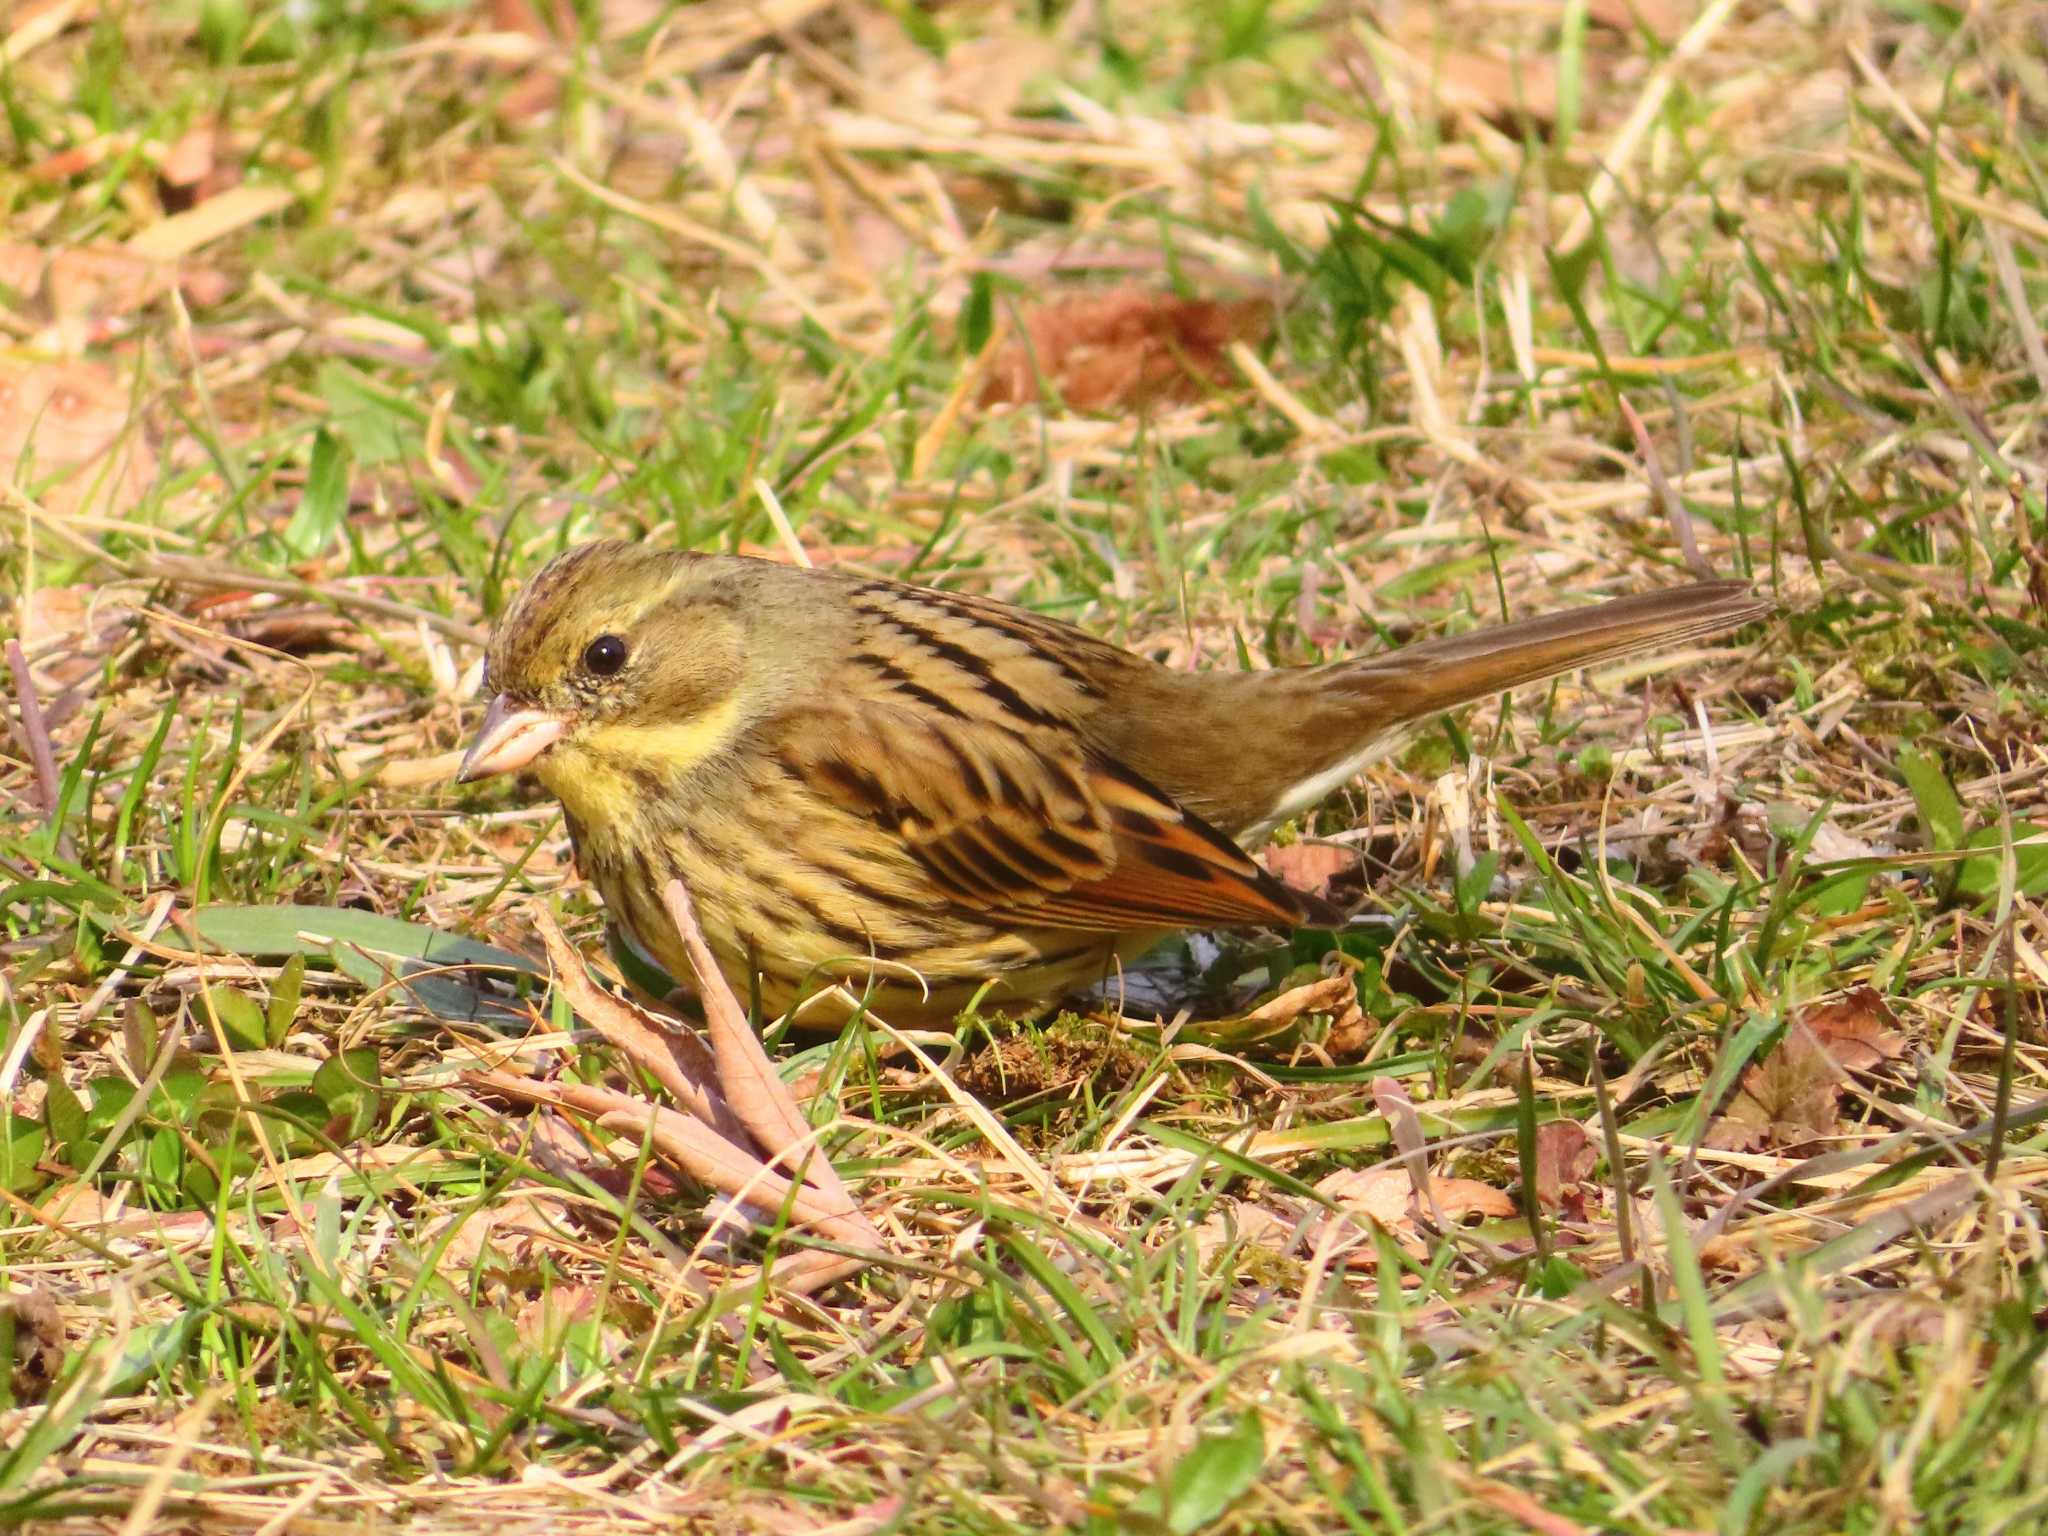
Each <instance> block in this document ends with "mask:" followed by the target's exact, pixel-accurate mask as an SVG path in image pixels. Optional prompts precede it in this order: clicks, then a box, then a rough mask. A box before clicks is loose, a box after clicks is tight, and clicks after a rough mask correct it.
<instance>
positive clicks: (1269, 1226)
mask: <svg viewBox="0 0 2048 1536" xmlns="http://www.w3.org/2000/svg"><path fill="white" fill-rule="evenodd" d="M1293 1229H1294V1223H1293V1222H1292V1221H1290V1220H1288V1219H1287V1218H1286V1217H1284V1216H1281V1215H1279V1214H1278V1213H1277V1212H1274V1211H1270V1210H1268V1209H1267V1208H1266V1207H1265V1206H1263V1205H1258V1204H1255V1203H1254V1202H1252V1201H1250V1200H1236V1201H1231V1202H1229V1203H1228V1208H1227V1209H1219V1210H1215V1211H1211V1212H1210V1213H1209V1215H1208V1217H1207V1218H1205V1219H1204V1220H1203V1222H1202V1224H1201V1225H1200V1226H1198V1227H1196V1228H1195V1252H1196V1253H1197V1254H1199V1255H1200V1256H1201V1261H1202V1266H1203V1268H1204V1269H1206V1268H1207V1267H1208V1265H1209V1261H1210V1260H1211V1259H1212V1258H1214V1257H1215V1255H1216V1254H1218V1253H1220V1252H1221V1251H1222V1250H1223V1249H1225V1248H1228V1247H1230V1246H1231V1245H1232V1244H1237V1245H1240V1246H1242V1247H1246V1248H1260V1247H1263V1248H1269V1249H1270V1248H1279V1247H1282V1246H1284V1245H1285V1243H1286V1241H1287V1237H1288V1234H1289V1233H1290V1232H1292V1231H1293Z"/></svg>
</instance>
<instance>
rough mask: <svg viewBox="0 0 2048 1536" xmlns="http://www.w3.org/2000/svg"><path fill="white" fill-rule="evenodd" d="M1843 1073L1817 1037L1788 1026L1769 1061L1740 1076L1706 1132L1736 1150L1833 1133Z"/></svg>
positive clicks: (1711, 1141)
mask: <svg viewBox="0 0 2048 1536" xmlns="http://www.w3.org/2000/svg"><path fill="white" fill-rule="evenodd" d="M1841 1081H1842V1072H1841V1069H1840V1068H1839V1067H1837V1066H1836V1065H1835V1064H1834V1062H1833V1060H1832V1059H1831V1058H1830V1057H1829V1056H1828V1053H1827V1052H1826V1051H1824V1050H1822V1049H1821V1047H1820V1045H1819V1043H1818V1042H1817V1041H1816V1040H1815V1039H1814V1037H1813V1035H1812V1034H1811V1033H1810V1032H1808V1031H1807V1030H1804V1029H1798V1028H1794V1029H1790V1030H1787V1031H1786V1033H1785V1037H1784V1039H1782V1040H1780V1041H1779V1042H1778V1045H1777V1048H1776V1049H1775V1050H1773V1051H1772V1052H1771V1054H1770V1057H1769V1059H1768V1060H1766V1061H1763V1062H1760V1063H1758V1064H1757V1065H1756V1066H1753V1067H1751V1068H1750V1069H1749V1070H1748V1071H1747V1072H1745V1073H1743V1074H1742V1087H1741V1089H1740V1090H1739V1091H1738V1092H1737V1093H1736V1095H1735V1098H1734V1101H1733V1102H1732V1103H1730V1104H1729V1106H1728V1109H1727V1112H1726V1113H1725V1114H1723V1115H1721V1116H1720V1117H1719V1118H1718V1119H1717V1120H1715V1122H1714V1123H1713V1125H1712V1126H1711V1127H1710V1128H1709V1129H1708V1131H1707V1138H1706V1139H1707V1144H1708V1145H1709V1146H1715V1147H1725V1148H1727V1149H1729V1150H1730V1151H1735V1152H1754V1151H1756V1150H1757V1149H1758V1148H1759V1147H1766V1146H1770V1147H1798V1146H1804V1145H1806V1144H1807V1143H1809V1142H1814V1141H1818V1140H1821V1139H1822V1138H1824V1137H1827V1136H1831V1135H1833V1134H1834V1132H1835V1129H1836V1127H1837V1126H1838V1125H1839V1124H1840V1119H1839V1116H1838V1114H1837V1107H1838V1098H1839V1093H1840V1087H1841Z"/></svg>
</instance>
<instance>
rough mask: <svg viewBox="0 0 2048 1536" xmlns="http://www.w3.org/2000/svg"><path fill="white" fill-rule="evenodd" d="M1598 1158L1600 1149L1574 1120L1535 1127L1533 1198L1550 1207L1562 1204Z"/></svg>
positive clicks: (1557, 1121) (1550, 1122)
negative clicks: (1567, 1194)
mask: <svg viewBox="0 0 2048 1536" xmlns="http://www.w3.org/2000/svg"><path fill="white" fill-rule="evenodd" d="M1599 1161H1600V1152H1599V1149H1598V1148H1596V1147H1595V1146H1594V1145H1593V1138H1592V1137H1590V1136H1588V1135H1587V1134H1586V1128H1585V1127H1584V1126H1582V1125H1580V1124H1579V1123H1578V1121H1576V1120H1550V1121H1546V1122H1545V1123H1544V1124H1542V1125H1539V1126H1537V1127H1536V1199H1537V1201H1538V1203H1540V1204H1542V1205H1547V1206H1551V1207H1556V1206H1560V1205H1562V1204H1564V1200H1565V1194H1566V1192H1567V1191H1568V1190H1572V1189H1576V1188H1577V1187H1578V1186H1579V1184H1580V1183H1581V1182H1582V1181H1584V1179H1585V1178H1586V1176H1587V1175H1588V1174H1590V1173H1591V1172H1592V1171H1593V1169H1594V1167H1595V1165H1596V1164H1598V1163H1599Z"/></svg>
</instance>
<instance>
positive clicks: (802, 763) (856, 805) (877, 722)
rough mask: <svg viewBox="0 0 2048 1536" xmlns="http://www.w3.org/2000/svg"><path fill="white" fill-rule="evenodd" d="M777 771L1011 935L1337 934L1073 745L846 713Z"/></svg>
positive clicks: (790, 738) (1224, 847)
mask: <svg viewBox="0 0 2048 1536" xmlns="http://www.w3.org/2000/svg"><path fill="white" fill-rule="evenodd" d="M783 739H784V741H785V743H786V745H785V746H784V748H783V750H782V752H781V758H782V762H783V765H784V767H785V768H787V769H788V770H789V771H790V772H791V773H792V774H793V775H795V776H796V777H797V778H798V779H800V780H801V781H802V782H803V783H804V784H805V785H806V786H807V787H809V788H810V789H811V790H812V791H813V792H815V793H817V794H819V795H822V796H823V797H825V798H826V799H828V800H830V801H832V802H833V803H835V804H837V805H838V806H840V807H841V808H842V809H845V810H848V811H852V812H854V813H855V814H857V815H860V816H862V817H864V818H866V819H868V820H870V821H872V822H874V823H875V824H876V825H877V826H880V827H882V828H884V829H886V830H888V831H889V832H891V833H892V834H893V835H894V836H896V837H897V838H899V839H900V840H901V842H902V846H903V848H904V851H905V852H906V853H908V854H909V855H910V856H911V858H912V859H913V860H915V861H916V863H917V864H918V865H919V866H920V867H921V868H922V870H923V871H924V873H925V875H926V876H927V877H928V878H929V879H930V881H931V883H932V886H933V889H934V893H935V894H937V895H939V896H942V897H943V898H944V899H946V900H948V901H950V902H953V903H956V904H957V905H959V906H962V907H966V908H968V909H970V910H972V911H974V912H976V913H979V914H981V915H983V916H986V917H990V918H993V919H996V920H997V921H1001V922H1010V923H1016V924H1019V925H1035V926H1042V927H1050V928H1070V929H1077V930H1082V931H1087V932H1102V933H1118V932H1127V931H1131V930H1137V929H1146V928H1189V927H1200V926H1205V925H1207V926H1230V925H1234V924H1274V923H1277V924H1295V923H1302V922H1315V923H1330V922H1334V921H1336V913H1335V911H1334V909H1332V908H1330V907H1328V906H1327V904H1325V903H1323V902H1320V901H1317V900H1316V899H1315V898H1313V897H1310V896H1307V895H1304V894H1303V893H1301V892H1297V891H1295V890H1293V889H1291V888H1290V887H1288V886H1287V885H1285V884H1283V883H1282V882H1280V881H1278V880H1276V879H1274V878H1273V876H1271V875H1270V874H1268V873H1267V872H1266V871H1265V870H1264V869H1262V868H1261V867H1260V866H1259V865H1258V864H1256V863H1254V862H1253V861H1252V859H1251V858H1249V857H1248V856H1247V855H1246V854H1245V852H1244V851H1243V850H1242V849H1240V848H1239V847H1237V845H1236V844H1234V843H1232V842H1231V841H1230V840H1229V839H1228V838H1226V837H1224V836H1223V835H1222V834H1221V833H1219V832H1217V831H1216V830H1215V829H1214V828H1212V827H1210V826H1208V825H1207V824H1206V823H1204V822H1202V821H1200V820H1198V819H1197V818H1195V817H1193V816H1191V815H1189V814H1187V813H1186V812H1185V811H1183V810H1182V809H1181V808H1180V807H1179V806H1177V805H1176V804H1174V802H1173V801H1172V800H1171V799H1170V798H1169V797H1168V796H1166V795H1164V794H1162V793H1161V792H1160V791H1159V790H1157V789H1155V788H1154V787H1153V786H1152V785H1150V784H1148V783H1147V782H1146V781H1145V780H1144V779H1143V778H1141V777H1139V776H1138V775H1137V774H1136V773H1134V772H1132V771H1131V770H1130V769H1128V768H1126V767H1124V766H1123V765H1121V764H1118V763H1115V762H1113V761H1109V760H1107V759H1104V758H1102V757H1099V756H1091V755H1089V754H1088V753H1086V752H1085V751H1084V749H1083V748H1082V746H1081V744H1080V742H1079V741H1078V739H1077V738H1076V737H1075V736H1073V734H1072V733H1070V732H1068V731H1065V730H1061V729H1055V728H1031V727H1025V728H1022V729H1017V728H1012V727H1011V726H1009V725H1008V724H1006V723H998V722H994V721H990V720H984V719H968V718H964V717H961V716H956V715H945V714H940V713H938V712H935V711H933V710H931V709H928V708H917V707H914V706H911V705H907V704H897V703H876V702H872V701H854V700H843V701H842V703H841V704H840V705H839V706H838V707H836V708H833V709H830V710H826V711H818V712H814V713H813V712H807V713H806V715H805V717H804V718H802V719H800V720H797V719H790V720H787V721H785V734H784V738H783Z"/></svg>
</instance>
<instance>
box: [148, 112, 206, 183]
mask: <svg viewBox="0 0 2048 1536" xmlns="http://www.w3.org/2000/svg"><path fill="white" fill-rule="evenodd" d="M213 142H214V133H213V128H212V126H211V125H209V124H201V125H200V126H199V127H197V128H192V129H188V130H187V131H186V132H185V133H184V134H183V135H182V136H181V137H180V138H179V139H178V141H177V142H176V143H175V144H173V145H172V146H171V147H170V148H169V149H167V150H165V151H164V157H163V159H162V160H160V161H158V162H157V168H156V173H157V175H159V176H160V177H162V178H163V180H164V182H165V184H166V185H168V186H173V187H196V186H198V185H199V184H200V183H201V182H202V181H204V180H206V178H207V177H208V176H211V175H212V174H213V165H214V161H213Z"/></svg>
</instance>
